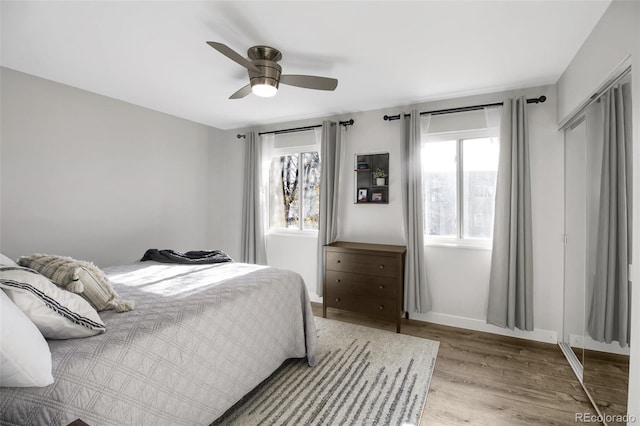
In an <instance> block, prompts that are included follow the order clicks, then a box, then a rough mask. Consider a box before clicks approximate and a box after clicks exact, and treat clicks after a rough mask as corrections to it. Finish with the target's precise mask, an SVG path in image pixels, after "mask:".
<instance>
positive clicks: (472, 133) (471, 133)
mask: <svg viewBox="0 0 640 426" xmlns="http://www.w3.org/2000/svg"><path fill="white" fill-rule="evenodd" d="M480 138H497V136H496V135H492V134H491V129H488V128H485V129H473V130H456V131H451V132H440V133H427V134H425V135H423V137H422V141H421V144H422V145H423V146H424V145H426V144H428V143H432V142H446V141H455V142H456V235H455V237H443V236H438V235H428V234H427V230H426V229H425V230H424V245H425V246H429V247H453V248H468V249H480V250H491V249H492V245H493V238H469V237H464V219H463V217H462V215H463V213H464V187H463V182H464V141H465V140H468V139H480ZM498 143H499V142H498ZM424 172H425V170H424V169H422V173H423V175H424ZM423 181H424V177H423ZM424 205H426V200H423V206H424ZM425 210H426V209H425Z"/></svg>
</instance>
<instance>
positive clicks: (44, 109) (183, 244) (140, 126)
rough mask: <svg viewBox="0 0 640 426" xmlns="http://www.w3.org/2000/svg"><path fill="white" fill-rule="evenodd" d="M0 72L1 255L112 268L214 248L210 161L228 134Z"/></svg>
mask: <svg viewBox="0 0 640 426" xmlns="http://www.w3.org/2000/svg"><path fill="white" fill-rule="evenodd" d="M0 70H1V71H0V72H1V74H0V79H1V84H2V86H1V90H2V92H1V93H2V100H1V108H2V109H1V115H0V117H1V120H2V121H1V125H2V130H1V133H0V138H1V139H0V152H1V160H0V194H1V198H0V250H1V251H2V253H4V254H6V255H8V256H10V257H13V258H15V257H17V256H20V255H28V254H32V253H34V252H44V253H54V254H63V255H69V256H74V257H78V258H81V259H87V260H91V261H94V262H95V263H96V264H98V265H99V266H108V265H114V264H123V263H130V262H132V261H135V260H137V259H139V258H140V257H141V256H142V254H143V253H144V251H145V250H146V249H147V248H151V247H156V248H175V249H180V250H187V249H198V248H207V247H212V246H216V243H217V241H218V240H217V239H216V236H215V234H216V233H215V232H207V230H208V229H211V224H212V221H215V217H212V215H210V214H209V212H210V209H211V207H210V204H209V199H210V198H211V193H212V191H214V190H215V188H214V187H213V186H215V185H216V184H215V183H213V184H210V182H211V181H212V180H214V179H212V175H214V174H216V173H217V172H218V169H216V168H211V167H210V162H211V161H213V160H215V159H216V158H217V156H216V153H217V151H218V148H217V147H216V139H218V137H219V136H220V134H221V133H222V132H220V131H219V130H217V129H213V128H210V127H207V126H204V125H201V124H196V123H193V122H190V121H186V120H183V119H179V118H176V117H172V116H169V115H166V114H162V113H158V112H155V111H151V110H148V109H145V108H141V107H137V106H134V105H131V104H128V103H125V102H122V101H118V100H115V99H111V98H107V97H104V96H100V95H96V94H93V93H89V92H86V91H83V90H79V89H76V88H72V87H69V86H65V85H62V84H58V83H54V82H51V81H48V80H44V79H41V78H37V77H34V76H30V75H27V74H23V73H20V72H16V71H13V70H9V69H6V68H1V69H0Z"/></svg>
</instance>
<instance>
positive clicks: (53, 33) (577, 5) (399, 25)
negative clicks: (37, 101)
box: [0, 0, 610, 129]
mask: <svg viewBox="0 0 640 426" xmlns="http://www.w3.org/2000/svg"><path fill="white" fill-rule="evenodd" d="M609 3H610V0H589V1H585V0H556V1H524V0H511V1H472V0H468V1H451V0H450V1H412V2H401V1H391V0H389V1H342V2H333V1H283V2H274V1H254V2H245V1H235V2H230V1H229V2H212V1H209V2H191V1H189V2H187V1H163V2H151V1H124V2H111V1H79V2H74V1H42V2H34V1H6V0H2V9H1V25H2V28H1V37H2V39H1V48H2V50H1V54H0V60H1V64H2V65H3V66H5V67H8V68H12V69H15V70H18V71H23V72H26V73H29V74H33V75H36V76H39V77H43V78H47V79H50V80H54V81H57V82H60V83H64V84H68V85H71V86H75V87H79V88H81V89H85V90H88V91H91V92H95V93H99V94H102V95H105V96H109V97H113V98H116V99H121V100H123V101H126V102H130V103H133V104H137V105H141V106H144V107H147V108H151V109H154V110H157V111H162V112H165V113H167V114H171V115H175V116H178V117H183V118H186V119H189V120H193V121H196V122H200V123H204V124H208V125H211V126H214V127H217V128H220V129H233V128H240V127H245V126H251V125H256V124H267V123H275V122H283V121H289V120H294V119H302V118H311V117H320V116H326V115H333V114H339V113H343V112H355V111H365V110H371V109H378V108H384V107H393V106H399V105H407V104H411V103H416V102H419V101H425V100H430V99H439V98H444V97H455V96H462V95H469V94H475V93H484V92H491V91H497V90H503V89H513V88H520V87H527V86H535V85H543V84H553V83H555V82H556V81H557V79H558V78H559V76H560V74H561V73H562V71H563V70H564V69H565V68H566V66H567V65H568V64H569V62H570V61H571V59H572V58H573V56H574V55H575V53H576V51H577V50H578V48H579V47H580V46H581V45H582V43H583V42H584V40H585V39H586V37H587V36H588V35H589V33H590V32H591V30H592V29H593V27H594V26H595V24H596V23H597V21H598V19H599V18H600V17H601V16H602V14H603V13H604V11H605V9H606V8H607V6H608V5H609ZM208 40H212V41H219V42H222V43H225V44H227V45H228V46H230V47H231V48H233V49H235V50H236V51H238V52H239V53H241V54H243V55H244V54H246V50H247V48H248V47H250V46H253V45H257V44H266V45H270V46H273V47H276V48H278V49H279V50H281V51H282V53H283V59H282V60H281V61H280V64H281V65H282V68H283V74H313V75H320V76H326V77H334V78H337V79H338V80H339V84H338V88H337V89H336V91H335V92H323V91H316V90H305V89H300V88H296V87H291V86H281V87H280V90H279V92H278V94H277V95H276V96H275V97H273V98H258V97H256V96H254V95H249V96H247V97H246V98H244V99H240V100H229V99H228V97H229V96H230V95H231V94H232V93H233V92H235V91H236V90H237V89H239V88H240V87H242V86H244V85H245V84H247V83H248V77H247V74H246V71H245V70H244V68H242V67H241V66H240V65H238V64H236V63H235V62H232V61H231V60H229V59H228V58H226V57H224V56H223V55H221V54H220V53H218V52H217V51H215V50H214V49H212V48H211V47H209V46H208V45H207V44H206V43H205V41H208Z"/></svg>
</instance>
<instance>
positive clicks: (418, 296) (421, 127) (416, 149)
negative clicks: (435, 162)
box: [401, 110, 431, 313]
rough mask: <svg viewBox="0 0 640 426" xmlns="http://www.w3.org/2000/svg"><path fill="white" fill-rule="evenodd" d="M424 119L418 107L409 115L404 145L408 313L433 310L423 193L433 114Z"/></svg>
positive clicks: (403, 192) (403, 206) (403, 200)
mask: <svg viewBox="0 0 640 426" xmlns="http://www.w3.org/2000/svg"><path fill="white" fill-rule="evenodd" d="M424 120H426V121H425V122H421V117H420V114H419V113H418V111H417V110H413V111H411V114H410V116H409V118H408V119H407V118H405V121H404V124H405V128H404V140H403V146H402V159H401V161H402V210H403V216H404V233H405V239H406V241H407V253H406V259H405V273H404V306H405V309H406V310H407V312H418V313H425V312H428V311H429V310H431V296H430V294H429V287H428V285H427V271H426V265H425V257H424V211H423V205H424V202H423V193H422V133H426V132H427V131H426V129H425V127H428V123H429V122H430V116H425V118H424Z"/></svg>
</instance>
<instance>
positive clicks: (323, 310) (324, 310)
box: [322, 303, 327, 318]
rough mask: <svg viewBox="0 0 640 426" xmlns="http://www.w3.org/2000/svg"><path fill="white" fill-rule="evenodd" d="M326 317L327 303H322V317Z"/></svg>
mask: <svg viewBox="0 0 640 426" xmlns="http://www.w3.org/2000/svg"><path fill="white" fill-rule="evenodd" d="M326 317H327V305H325V304H324V303H323V304H322V318H326Z"/></svg>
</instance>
